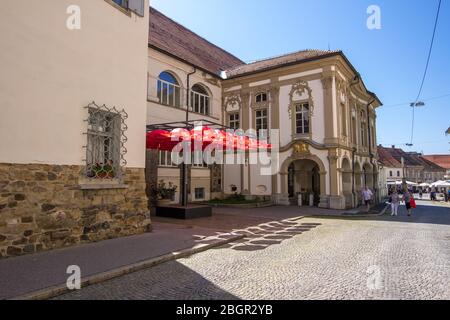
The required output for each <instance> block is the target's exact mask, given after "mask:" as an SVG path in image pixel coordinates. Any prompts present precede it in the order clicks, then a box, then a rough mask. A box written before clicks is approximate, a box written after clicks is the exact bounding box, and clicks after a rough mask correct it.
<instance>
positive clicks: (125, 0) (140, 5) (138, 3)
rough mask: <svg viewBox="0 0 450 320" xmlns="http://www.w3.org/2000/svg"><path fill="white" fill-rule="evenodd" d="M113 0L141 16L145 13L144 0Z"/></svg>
mask: <svg viewBox="0 0 450 320" xmlns="http://www.w3.org/2000/svg"><path fill="white" fill-rule="evenodd" d="M112 2H114V3H115V4H117V5H119V6H121V7H122V8H124V9H125V10H130V11H132V12H134V13H136V14H137V15H139V16H141V17H143V16H144V14H145V8H144V0H112Z"/></svg>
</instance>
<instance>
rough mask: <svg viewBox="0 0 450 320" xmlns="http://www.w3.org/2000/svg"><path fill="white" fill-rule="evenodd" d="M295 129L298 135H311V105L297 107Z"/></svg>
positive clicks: (301, 104)
mask: <svg viewBox="0 0 450 320" xmlns="http://www.w3.org/2000/svg"><path fill="white" fill-rule="evenodd" d="M295 127H296V133H297V134H306V133H309V129H310V127H309V103H307V102H305V103H299V104H297V105H296V106H295Z"/></svg>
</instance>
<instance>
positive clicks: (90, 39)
mask: <svg viewBox="0 0 450 320" xmlns="http://www.w3.org/2000/svg"><path fill="white" fill-rule="evenodd" d="M69 5H78V6H79V7H80V8H81V30H69V29H67V27H66V20H67V18H68V17H69V14H67V13H66V10H67V7H68V6H69ZM145 6H146V8H147V7H148V1H146V4H145ZM148 16H149V15H148V12H147V11H146V14H145V17H144V18H141V17H138V16H136V15H134V14H131V15H130V16H129V15H127V14H125V13H123V12H122V11H120V10H118V9H117V8H115V7H113V6H112V5H111V4H109V3H107V2H106V1H103V0H95V1H92V0H46V1H29V0H14V1H3V2H2V9H1V10H0V33H1V42H2V50H0V70H1V75H0V106H1V117H0V151H1V152H0V163H2V162H4V163H47V164H64V165H80V164H82V163H83V159H84V158H85V151H84V149H83V146H84V145H85V144H86V136H85V135H83V132H85V130H86V123H85V122H84V119H85V118H86V110H85V109H84V108H83V107H84V106H86V105H87V104H88V103H89V102H91V101H93V100H95V102H96V103H98V104H106V105H108V106H117V107H120V108H124V109H125V110H126V112H127V113H128V115H129V118H128V120H127V122H126V123H127V125H128V131H127V132H126V135H127V137H128V142H127V144H126V147H127V150H128V152H127V155H126V160H127V161H128V166H129V167H140V168H143V167H144V166H145V124H146V123H145V119H146V84H147V77H146V74H147V72H146V68H147V39H148Z"/></svg>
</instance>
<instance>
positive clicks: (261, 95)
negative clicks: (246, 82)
mask: <svg viewBox="0 0 450 320" xmlns="http://www.w3.org/2000/svg"><path fill="white" fill-rule="evenodd" d="M255 101H256V103H262V102H267V93H264V92H261V93H258V94H257V95H256V96H255Z"/></svg>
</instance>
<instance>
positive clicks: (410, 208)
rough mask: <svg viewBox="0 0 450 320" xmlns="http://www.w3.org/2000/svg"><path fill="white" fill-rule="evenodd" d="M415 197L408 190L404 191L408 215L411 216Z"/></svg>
mask: <svg viewBox="0 0 450 320" xmlns="http://www.w3.org/2000/svg"><path fill="white" fill-rule="evenodd" d="M412 198H413V196H412V194H411V193H410V192H409V191H408V190H406V191H405V193H403V201H404V202H405V206H406V210H407V211H408V217H410V216H411V211H412V207H411V199H412Z"/></svg>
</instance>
